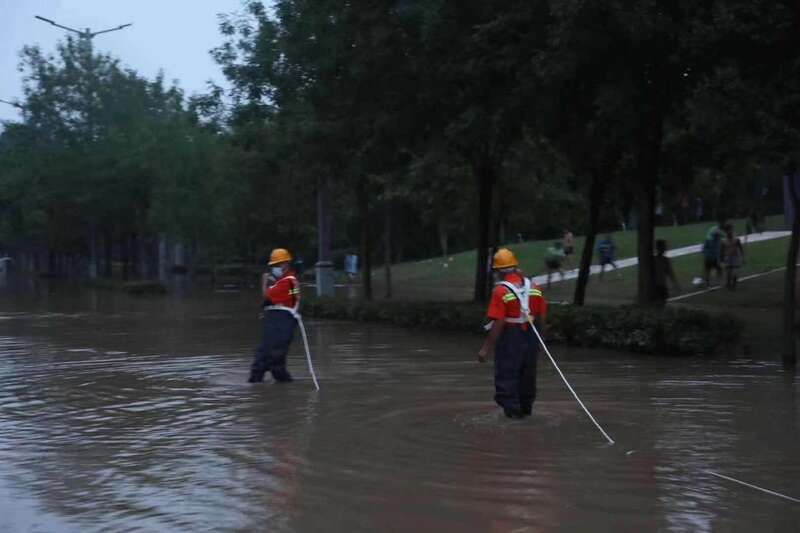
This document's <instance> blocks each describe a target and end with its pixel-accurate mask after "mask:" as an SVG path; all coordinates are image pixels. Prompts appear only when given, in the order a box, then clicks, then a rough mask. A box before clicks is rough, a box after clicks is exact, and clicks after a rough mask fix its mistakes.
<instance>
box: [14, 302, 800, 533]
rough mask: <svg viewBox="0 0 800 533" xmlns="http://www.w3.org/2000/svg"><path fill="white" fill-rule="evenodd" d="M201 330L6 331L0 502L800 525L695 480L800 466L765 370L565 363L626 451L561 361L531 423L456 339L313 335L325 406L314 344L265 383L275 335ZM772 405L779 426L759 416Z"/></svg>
mask: <svg viewBox="0 0 800 533" xmlns="http://www.w3.org/2000/svg"><path fill="white" fill-rule="evenodd" d="M204 314H205V315H208V316H214V317H216V318H215V320H214V321H209V320H205V321H202V323H201V324H200V325H193V323H191V321H187V322H186V323H185V324H184V323H182V324H181V325H180V328H186V330H185V331H184V330H183V329H180V328H177V329H175V328H163V327H161V325H160V324H159V321H161V320H165V317H164V316H162V315H159V314H158V313H151V315H152V317H150V318H148V316H149V315H150V314H148V313H139V314H131V313H129V314H123V315H120V314H111V315H109V318H101V317H97V316H95V315H91V314H90V315H89V317H88V318H87V317H86V316H82V315H81V314H75V315H69V314H64V315H62V314H58V313H50V314H41V313H39V314H30V315H24V316H15V317H14V320H13V321H12V320H7V321H6V322H5V323H11V322H14V323H15V326H14V327H17V326H18V325H19V324H21V325H22V326H24V325H25V323H26V321H33V322H37V323H43V324H44V325H47V326H48V328H46V329H42V330H41V331H33V330H26V331H27V332H28V334H26V335H22V336H21V335H16V336H13V335H7V336H4V337H0V358H1V359H0V457H2V459H3V462H2V464H3V465H6V466H3V467H0V486H7V487H10V488H8V490H11V491H13V493H14V494H15V495H17V496H18V497H20V498H23V499H25V501H26V502H28V503H29V504H30V506H31V507H32V508H34V509H38V508H43V509H47V510H48V512H49V513H50V514H49V516H51V517H55V519H56V521H57V522H58V521H61V522H59V523H60V524H61V525H63V527H61V528H60V529H70V528H72V526H73V525H75V524H77V526H76V527H75V528H74V529H76V530H87V529H96V530H101V529H102V530H106V529H143V530H150V529H152V530H159V529H166V530H175V529H177V530H180V529H185V530H195V529H264V528H265V527H267V526H269V527H268V529H271V530H279V531H280V530H290V531H360V530H380V529H384V528H383V527H381V526H385V525H386V524H390V525H391V526H392V527H394V529H397V530H407V529H424V530H442V531H445V530H452V529H459V530H464V531H489V530H495V531H511V530H515V529H516V530H524V528H533V529H534V530H542V529H548V530H550V529H563V530H573V531H577V530H587V529H592V530H594V529H598V528H599V529H603V528H604V527H605V526H604V525H606V524H611V527H609V528H608V529H614V530H620V529H628V530H653V529H675V530H681V529H684V530H686V529H699V530H703V529H714V527H720V528H722V529H724V528H725V527H724V526H726V525H730V524H731V523H736V524H738V525H745V526H746V525H754V524H759V525H760V526H763V525H764V524H768V525H771V526H773V527H772V529H774V530H782V529H784V530H790V528H788V527H786V526H787V524H788V521H784V520H782V519H781V518H780V517H779V516H778V515H777V514H775V513H774V508H773V507H771V503H770V502H769V501H762V500H757V501H756V502H755V503H753V502H752V500H748V496H751V495H748V494H744V495H743V494H742V493H741V492H737V491H736V490H735V489H730V488H729V487H728V488H725V489H723V488H722V487H721V485H720V484H719V482H718V480H712V479H708V476H703V475H698V474H697V472H698V471H700V470H699V469H700V468H701V467H705V465H707V464H708V463H717V464H721V465H722V466H730V465H731V464H744V465H753V466H754V467H756V466H759V467H761V468H762V470H761V471H762V472H764V473H765V476H766V477H767V479H766V480H765V482H769V481H777V480H779V479H780V478H781V474H780V472H793V473H797V472H798V469H800V466H798V460H797V459H796V458H795V457H794V454H793V450H794V449H795V448H794V444H793V442H794V437H795V436H796V433H797V428H796V426H790V427H789V428H788V430H787V428H786V427H785V426H784V427H783V428H782V429H783V435H782V434H781V432H780V431H779V430H778V428H779V425H778V424H777V421H778V420H787V419H788V420H792V419H796V418H797V403H796V402H797V400H796V397H793V396H791V394H793V392H794V389H792V390H787V389H786V388H784V389H780V390H782V391H783V394H784V395H783V396H782V395H781V394H780V390H779V393H777V394H776V392H775V386H776V383H777V384H778V386H780V384H781V381H780V380H770V379H768V378H766V377H765V376H764V375H761V374H759V372H764V373H768V372H771V371H772V369H771V368H769V367H765V368H759V367H758V365H755V366H754V365H752V364H750V363H738V362H737V363H736V364H734V365H732V366H731V367H730V368H720V365H719V363H711V365H712V366H710V367H709V368H707V369H705V370H706V371H707V372H706V371H703V370H704V367H703V366H702V365H699V366H697V365H695V366H692V367H690V368H686V369H681V368H680V367H678V368H675V369H672V370H671V372H670V374H669V375H668V376H665V375H664V374H663V371H662V366H660V365H663V363H662V362H660V363H659V364H658V365H656V364H653V365H652V366H648V365H650V363H648V362H647V361H648V360H646V359H625V360H623V361H622V362H620V363H619V364H614V363H610V362H605V364H598V357H597V355H596V354H592V355H591V356H585V357H582V356H580V355H571V356H569V354H567V355H568V357H566V358H565V360H564V361H563V362H562V364H563V366H564V370H565V371H566V372H567V374H568V375H569V376H570V379H571V380H572V382H573V385H575V387H576V389H577V390H578V391H579V393H580V394H581V396H582V397H583V399H584V400H585V401H586V402H587V404H588V405H589V406H590V408H591V409H592V411H593V413H594V414H595V415H596V416H597V417H598V418H599V419H600V421H601V423H603V425H604V426H605V427H606V429H608V430H609V432H610V433H611V434H612V435H613V436H614V437H615V438H617V439H618V441H619V442H621V443H622V442H624V443H625V446H624V447H623V446H622V445H620V446H618V447H608V446H606V445H605V443H604V439H603V438H602V437H601V436H600V434H599V433H598V432H597V431H596V429H595V428H594V427H593V426H592V425H591V423H590V421H589V420H588V419H587V418H586V417H585V415H584V414H583V413H582V412H581V411H580V409H579V407H578V406H577V405H576V404H575V403H574V401H573V399H572V398H571V397H570V396H569V393H568V392H566V391H565V390H564V389H563V385H562V384H561V383H560V382H559V381H558V378H557V376H555V375H554V374H553V372H552V371H550V369H549V367H548V366H547V365H546V364H545V363H544V362H543V361H542V362H541V363H540V377H539V385H540V386H539V399H538V400H537V403H536V404H535V407H534V413H533V415H532V416H531V417H530V418H529V419H526V420H523V421H517V420H508V419H506V418H505V417H503V416H502V414H501V411H500V410H499V409H498V408H497V407H496V406H495V405H494V404H493V402H492V401H491V394H492V390H491V380H492V376H491V367H490V366H488V365H482V366H481V365H477V364H475V363H473V362H472V361H471V357H472V351H474V350H472V348H471V347H470V349H469V350H465V348H464V346H463V344H464V339H463V338H462V337H458V336H456V337H448V336H445V335H436V336H434V337H433V338H429V337H427V336H424V335H421V334H418V333H414V332H410V331H408V330H400V329H392V328H381V327H363V326H358V327H357V329H353V328H354V326H351V325H342V324H335V325H324V324H319V323H312V325H311V329H312V331H311V333H312V335H311V337H312V338H311V342H312V349H313V350H314V357H315V362H316V364H317V370H318V373H319V375H320V377H321V384H322V390H321V391H320V392H319V393H317V392H315V391H314V390H313V387H312V384H311V382H310V380H309V379H308V377H307V370H306V369H305V367H304V359H303V358H302V354H301V353H300V352H299V351H297V348H298V347H295V348H296V349H295V351H294V352H293V354H292V357H291V359H290V364H291V370H292V372H293V373H294V374H295V376H296V377H297V378H298V380H297V382H295V383H293V384H291V385H288V386H284V385H277V384H273V383H269V382H268V383H265V384H261V385H249V384H245V383H244V380H245V379H246V377H247V370H248V365H249V362H250V357H251V351H250V349H249V348H243V347H242V345H243V344H244V343H243V341H242V338H243V337H242V335H243V334H247V335H253V336H255V335H257V333H258V332H257V327H254V328H253V329H252V330H250V329H246V328H244V326H238V325H237V324H235V323H224V324H222V325H221V326H220V328H221V329H220V331H225V332H227V333H215V331H213V330H211V331H209V328H213V326H212V325H210V324H213V323H215V322H216V321H224V320H225V317H226V316H228V315H227V314H225V313H219V312H216V313H215V312H209V311H204ZM123 319H124V320H123ZM103 320H106V322H102V321H103ZM134 320H141V321H143V322H141V323H137V322H135V321H134ZM82 321H83V322H82ZM94 322H100V323H99V324H95V323H94ZM18 323H19V324H18ZM74 324H79V325H80V326H79V327H78V326H75V325H74ZM87 324H92V326H93V327H92V328H87V327H86V325H87ZM103 324H105V327H104V326H103ZM53 325H57V326H58V327H57V328H56V327H52V326H53ZM153 330H155V331H156V332H157V334H156V333H153ZM32 331H33V332H32ZM128 333H134V334H130V335H129V334H128ZM474 340H475V339H472V338H470V342H472V341H474ZM226 345H227V346H228V348H227V349H225V346H226ZM466 352H469V353H468V354H466V355H465V353H466ZM643 361H644V362H643ZM698 369H699V370H698ZM723 370H724V371H723ZM753 376H757V377H756V378H754V377H753ZM767 393H769V395H768V394H767ZM762 395H763V397H769V398H770V402H772V403H771V407H772V411H770V412H763V411H761V412H759V411H758V410H752V409H748V408H747V406H748V403H749V402H750V401H751V400H753V399H759V398H761V397H762ZM773 425H774V427H773ZM745 428H746V429H747V430H749V431H751V432H752V434H758V435H759V444H758V445H757V446H756V445H755V443H754V442H753V440H752V439H748V437H747V436H746V435H747V433H745V432H744V431H742V430H743V429H745ZM765 443H769V444H770V450H771V453H770V454H760V455H757V457H758V464H756V462H755V461H754V460H753V457H755V456H756V454H757V453H758V452H757V449H758V448H759V447H762V446H763V445H764V444H765ZM632 449H635V453H632V454H629V453H625V452H626V451H631V450H632ZM747 461H750V462H749V463H748V462H747ZM765 465H766V466H765ZM770 465H771V466H770ZM769 476H772V478H771V479H770V478H769ZM3 484H5V485H3ZM781 489H782V490H786V491H787V492H792V490H791V489H792V487H781ZM747 501H750V504H749V505H745V504H744V503H745V502H747ZM220 509H224V512H222V511H220ZM0 524H2V522H0Z"/></svg>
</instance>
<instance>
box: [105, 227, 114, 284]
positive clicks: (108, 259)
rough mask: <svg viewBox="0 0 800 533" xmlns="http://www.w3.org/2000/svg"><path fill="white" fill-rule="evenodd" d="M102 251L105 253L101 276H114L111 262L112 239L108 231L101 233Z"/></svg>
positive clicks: (112, 254)
mask: <svg viewBox="0 0 800 533" xmlns="http://www.w3.org/2000/svg"><path fill="white" fill-rule="evenodd" d="M103 251H104V252H105V257H104V258H103V259H104V265H103V276H104V277H106V278H110V277H112V276H113V275H114V269H113V266H112V261H113V260H114V239H113V237H112V236H111V231H110V230H105V231H103Z"/></svg>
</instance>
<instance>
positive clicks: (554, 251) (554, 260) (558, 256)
mask: <svg viewBox="0 0 800 533" xmlns="http://www.w3.org/2000/svg"><path fill="white" fill-rule="evenodd" d="M565 257H566V256H565V254H564V249H563V248H562V244H561V242H560V241H555V242H554V243H553V246H550V247H549V248H548V249H547V254H546V255H545V256H544V266H545V268H546V269H547V288H548V289H549V288H550V277H551V276H552V275H553V274H554V273H555V272H558V273H559V274H560V275H561V281H564V270H563V267H562V265H563V263H564V260H565Z"/></svg>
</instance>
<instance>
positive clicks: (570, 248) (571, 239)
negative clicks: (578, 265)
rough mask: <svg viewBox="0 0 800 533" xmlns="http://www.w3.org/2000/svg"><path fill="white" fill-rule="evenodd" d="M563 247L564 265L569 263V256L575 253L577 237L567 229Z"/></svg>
mask: <svg viewBox="0 0 800 533" xmlns="http://www.w3.org/2000/svg"><path fill="white" fill-rule="evenodd" d="M562 245H563V249H564V263H565V264H566V263H569V260H570V259H569V256H571V255H572V254H574V253H575V236H574V235H573V234H572V232H571V231H570V230H569V229H567V228H565V229H564V237H563V238H562Z"/></svg>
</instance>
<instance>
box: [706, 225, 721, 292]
mask: <svg viewBox="0 0 800 533" xmlns="http://www.w3.org/2000/svg"><path fill="white" fill-rule="evenodd" d="M721 226H722V224H720V225H715V226H711V228H710V229H709V230H708V232H707V233H706V238H705V240H704V241H703V279H704V280H705V282H706V287H710V286H711V271H712V270H714V271H716V273H717V283H719V282H720V278H722V268H721V267H720V249H721V241H722V235H721V232H720V229H719V228H720V227H721Z"/></svg>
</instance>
